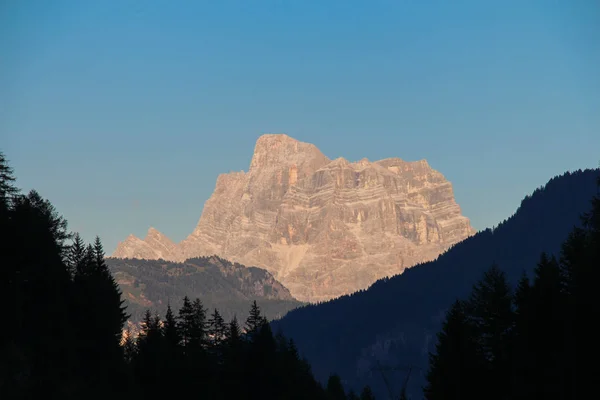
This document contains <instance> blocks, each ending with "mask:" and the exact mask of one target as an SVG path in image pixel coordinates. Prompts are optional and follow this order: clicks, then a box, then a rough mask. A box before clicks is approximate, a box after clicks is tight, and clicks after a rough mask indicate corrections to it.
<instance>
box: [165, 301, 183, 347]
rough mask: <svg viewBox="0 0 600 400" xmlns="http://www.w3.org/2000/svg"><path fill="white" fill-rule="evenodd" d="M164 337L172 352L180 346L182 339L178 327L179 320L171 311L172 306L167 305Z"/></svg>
mask: <svg viewBox="0 0 600 400" xmlns="http://www.w3.org/2000/svg"><path fill="white" fill-rule="evenodd" d="M163 336H164V337H165V341H166V343H167V345H168V346H169V348H170V350H171V351H175V349H176V348H177V347H178V346H179V343H180V341H181V338H180V336H179V329H178V327H177V320H176V319H175V315H173V310H171V305H170V304H167V313H166V314H165V322H164V324H163Z"/></svg>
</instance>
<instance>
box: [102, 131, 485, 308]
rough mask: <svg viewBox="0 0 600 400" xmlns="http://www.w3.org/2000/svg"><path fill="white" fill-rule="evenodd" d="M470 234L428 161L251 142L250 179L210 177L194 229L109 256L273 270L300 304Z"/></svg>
mask: <svg viewBox="0 0 600 400" xmlns="http://www.w3.org/2000/svg"><path fill="white" fill-rule="evenodd" d="M473 233H474V230H473V228H472V227H471V225H470V222H469V220H468V219H467V218H466V217H464V216H462V215H461V210H460V207H459V205H458V204H457V203H456V201H455V199H454V193H453V190H452V185H451V183H450V182H448V180H446V178H445V177H444V176H443V175H442V174H441V173H440V172H438V171H436V170H434V169H433V168H431V167H430V166H429V164H428V163H427V161H425V160H420V161H414V162H408V161H403V160H401V159H399V158H389V159H385V160H380V161H373V162H371V161H369V160H367V159H363V160H360V161H358V162H349V161H347V160H345V159H343V158H338V159H335V160H330V159H329V158H327V157H326V156H325V155H323V153H321V152H320V151H319V149H318V148H317V147H316V146H314V145H313V144H310V143H303V142H300V141H298V140H295V139H293V138H291V137H289V136H287V135H283V134H276V135H271V134H270V135H263V136H261V137H260V138H258V140H257V142H256V146H255V149H254V154H253V157H252V161H251V163H250V168H249V171H248V172H243V171H242V172H232V173H229V174H222V175H220V176H219V177H218V179H217V183H216V187H215V190H214V192H213V194H212V196H211V197H210V198H209V199H208V200H207V201H206V204H205V206H204V209H203V211H202V215H201V217H200V220H199V222H198V225H197V226H196V229H195V230H194V231H193V232H192V233H191V234H190V235H189V236H188V237H187V238H186V239H185V240H183V241H182V242H181V243H179V244H177V245H174V244H173V243H172V242H171V241H170V240H168V239H167V238H166V237H165V236H164V235H161V234H159V233H158V232H157V231H156V230H151V231H149V232H148V235H147V237H146V238H145V239H144V240H141V239H138V238H136V237H134V236H130V237H129V238H128V239H126V240H125V241H123V242H120V243H119V246H118V248H117V250H116V251H115V252H114V253H113V257H118V258H125V257H129V258H147V259H158V258H164V259H169V260H175V261H181V260H183V259H185V258H191V257H197V256H208V255H212V254H217V255H219V256H221V257H223V258H226V259H228V260H232V261H236V262H239V263H241V264H244V265H256V266H258V267H261V268H264V269H266V270H268V271H269V272H271V273H272V274H273V276H275V278H277V279H278V280H279V281H280V282H282V283H283V284H284V285H286V287H288V288H289V289H290V291H291V293H292V295H293V296H294V297H296V298H298V299H300V300H303V301H312V302H315V301H323V300H328V299H331V298H335V297H338V296H341V295H344V294H348V293H352V292H354V291H356V290H359V289H365V288H367V287H368V286H369V285H370V284H372V283H373V282H375V281H376V280H377V279H380V278H382V277H385V276H390V275H395V274H398V273H401V272H402V271H403V270H404V269H405V268H408V267H411V266H413V265H415V264H417V263H420V262H424V261H428V260H432V259H434V258H436V257H437V256H438V255H439V254H440V253H441V252H443V251H445V250H446V249H447V248H449V247H450V246H451V245H453V244H454V243H457V242H460V241H461V240H463V239H464V238H466V237H468V236H470V235H472V234H473Z"/></svg>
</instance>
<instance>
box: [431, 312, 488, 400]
mask: <svg viewBox="0 0 600 400" xmlns="http://www.w3.org/2000/svg"><path fill="white" fill-rule="evenodd" d="M437 336H438V341H437V344H436V350H435V353H431V354H430V356H429V358H430V360H429V371H428V373H427V386H426V387H425V397H426V399H427V400H437V399H448V398H450V399H465V400H470V399H480V398H483V397H482V395H483V391H482V387H483V386H482V384H483V385H484V384H485V383H484V382H481V381H480V378H481V372H482V368H484V367H485V363H486V360H485V358H484V355H483V354H482V352H481V351H480V349H479V345H478V342H477V337H476V330H475V329H474V327H473V326H472V325H471V322H470V320H469V317H468V315H467V313H466V306H465V304H464V302H462V301H459V300H457V301H456V302H454V304H453V305H452V307H451V308H450V310H449V311H448V313H447V315H446V320H445V321H444V324H443V326H442V330H441V331H440V332H439V333H438V335H437Z"/></svg>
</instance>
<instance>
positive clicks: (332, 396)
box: [325, 374, 346, 400]
mask: <svg viewBox="0 0 600 400" xmlns="http://www.w3.org/2000/svg"><path fill="white" fill-rule="evenodd" d="M325 392H326V394H327V399H328V400H346V393H345V392H344V387H343V386H342V380H341V379H340V377H339V376H338V375H335V374H334V375H331V376H329V379H328V380H327V388H326V389H325Z"/></svg>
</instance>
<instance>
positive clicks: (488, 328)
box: [467, 264, 514, 399]
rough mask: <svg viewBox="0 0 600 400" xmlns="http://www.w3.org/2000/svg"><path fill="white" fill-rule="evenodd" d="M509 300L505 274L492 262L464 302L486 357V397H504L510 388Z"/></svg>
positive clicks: (510, 312)
mask: <svg viewBox="0 0 600 400" xmlns="http://www.w3.org/2000/svg"><path fill="white" fill-rule="evenodd" d="M512 302H513V299H512V293H511V290H510V287H509V285H508V282H507V279H506V275H505V273H504V272H503V271H501V270H500V268H499V267H498V266H497V265H496V264H494V265H492V267H491V268H490V269H489V270H488V271H486V272H485V273H484V275H483V278H482V279H481V280H480V281H479V282H478V283H477V284H476V285H475V286H474V287H473V291H472V293H471V297H470V299H469V302H468V304H467V305H468V315H469V318H470V321H471V324H472V325H473V327H474V328H475V332H476V335H477V338H478V342H479V346H480V349H481V350H482V352H483V354H484V355H485V357H486V359H487V360H488V367H487V374H486V377H485V378H484V379H485V380H486V382H487V385H488V388H489V393H488V394H487V396H489V398H490V399H493V398H504V397H505V396H506V391H507V390H509V388H510V384H509V382H510V381H511V364H512V361H511V360H510V354H511V353H510V344H511V342H512V339H511V335H512V327H513V323H514V313H513V309H512Z"/></svg>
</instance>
